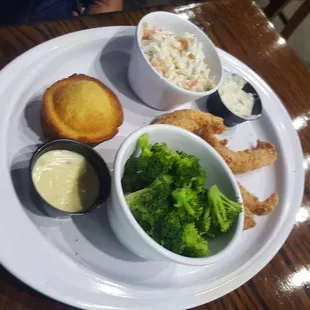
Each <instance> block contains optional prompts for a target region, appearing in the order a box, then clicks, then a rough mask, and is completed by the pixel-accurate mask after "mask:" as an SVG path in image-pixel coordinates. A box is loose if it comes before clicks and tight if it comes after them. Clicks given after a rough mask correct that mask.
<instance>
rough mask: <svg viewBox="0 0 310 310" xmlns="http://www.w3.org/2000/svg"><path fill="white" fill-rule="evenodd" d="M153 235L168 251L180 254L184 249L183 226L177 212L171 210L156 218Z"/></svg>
mask: <svg viewBox="0 0 310 310" xmlns="http://www.w3.org/2000/svg"><path fill="white" fill-rule="evenodd" d="M154 237H155V238H154V239H155V240H157V241H158V243H159V244H161V245H162V246H163V247H165V248H166V249H168V250H169V251H172V252H174V253H176V254H182V252H183V251H184V242H183V227H182V224H181V221H180V217H179V214H178V212H176V211H171V212H169V213H167V214H166V215H165V217H162V218H160V219H159V220H158V222H157V223H156V229H155V233H154Z"/></svg>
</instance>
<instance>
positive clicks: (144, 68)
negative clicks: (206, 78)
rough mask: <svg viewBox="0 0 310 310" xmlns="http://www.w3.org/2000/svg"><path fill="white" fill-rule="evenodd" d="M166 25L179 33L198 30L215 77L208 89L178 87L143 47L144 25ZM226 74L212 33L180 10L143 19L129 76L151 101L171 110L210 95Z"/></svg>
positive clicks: (142, 96)
mask: <svg viewBox="0 0 310 310" xmlns="http://www.w3.org/2000/svg"><path fill="white" fill-rule="evenodd" d="M144 23H147V25H148V26H149V27H151V28H152V27H153V26H155V28H157V29H158V28H163V29H165V30H169V31H171V32H173V33H175V34H176V35H183V34H184V33H185V32H189V33H192V34H194V35H195V36H196V37H197V39H198V40H199V41H200V42H202V48H203V52H204V54H205V62H206V64H207V65H208V67H209V69H210V77H212V78H213V79H214V87H213V88H212V89H211V90H209V91H205V92H196V91H190V90H186V89H184V88H181V87H178V86H176V85H174V84H172V83H171V82H169V80H167V79H166V78H164V77H163V76H162V75H161V74H159V73H158V72H157V71H156V70H155V69H154V68H153V67H152V65H151V64H150V63H149V61H148V60H147V58H146V56H145V55H144V53H143V51H142V48H141V40H142V36H143V25H144ZM222 75H223V67H222V64H221V60H220V57H219V55H218V53H217V50H216V47H215V46H214V44H213V43H212V41H211V40H210V39H209V37H208V36H207V35H206V34H205V33H204V32H203V31H201V30H200V29H199V28H198V27H197V26H195V25H194V24H193V23H191V22H190V21H188V20H185V19H182V18H181V17H179V16H178V15H176V14H172V13H167V12H153V13H150V14H147V15H145V16H144V17H143V18H142V19H141V21H140V22H139V24H138V26H137V30H136V35H135V39H134V43H133V48H132V53H131V60H130V64H129V69H128V80H129V84H130V86H131V88H132V89H133V91H134V92H135V93H136V95H137V96H138V97H139V98H140V99H141V100H142V101H143V102H144V103H145V104H147V105H149V106H151V107H153V108H154V109H157V110H162V111H166V110H170V109H173V108H176V107H178V106H180V105H182V104H184V103H187V102H191V101H194V100H197V99H199V98H202V97H205V96H209V95H210V94H212V93H214V92H215V91H217V89H218V87H219V84H220V82H221V79H222Z"/></svg>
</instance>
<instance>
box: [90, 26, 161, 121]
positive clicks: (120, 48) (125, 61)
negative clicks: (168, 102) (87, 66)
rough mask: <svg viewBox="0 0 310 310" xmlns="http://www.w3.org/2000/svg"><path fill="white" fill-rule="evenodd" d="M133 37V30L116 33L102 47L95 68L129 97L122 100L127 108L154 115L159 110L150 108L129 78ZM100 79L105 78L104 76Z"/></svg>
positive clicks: (145, 114) (138, 112) (142, 113)
mask: <svg viewBox="0 0 310 310" xmlns="http://www.w3.org/2000/svg"><path fill="white" fill-rule="evenodd" d="M133 39H134V32H133V31H128V30H127V31H126V30H125V31H120V32H119V33H118V34H116V35H115V37H113V38H112V39H111V40H109V41H108V42H107V44H106V45H105V47H104V48H103V49H102V51H101V54H100V56H99V60H98V61H97V62H96V64H95V70H96V73H97V74H98V76H99V78H100V76H101V75H102V74H104V75H105V77H106V78H107V79H108V80H109V81H110V83H111V84H112V85H113V86H114V87H115V88H116V90H117V92H119V93H121V94H122V95H123V96H125V97H126V98H128V99H129V100H121V103H122V106H123V107H124V108H125V109H127V110H129V111H131V112H132V113H134V114H137V115H141V116H144V117H145V116H151V117H152V116H154V113H155V114H158V111H155V110H152V109H150V108H149V107H148V106H146V105H145V104H144V103H143V102H142V101H141V100H140V99H139V98H138V97H137V96H136V95H135V93H134V92H133V91H132V89H131V87H130V85H129V82H128V78H127V71H128V65H129V61H130V53H131V47H132V43H133ZM137 74H139V73H138V72H137ZM100 79H101V80H104V78H100ZM120 99H121V98H120Z"/></svg>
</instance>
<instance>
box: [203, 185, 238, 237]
mask: <svg viewBox="0 0 310 310" xmlns="http://www.w3.org/2000/svg"><path fill="white" fill-rule="evenodd" d="M208 203H209V206H210V208H211V216H212V224H213V225H214V226H215V227H218V228H219V229H220V231H221V232H226V231H227V230H228V229H229V228H230V226H231V225H232V223H233V222H234V221H235V219H236V218H237V216H238V214H239V213H240V212H241V211H242V205H241V203H238V202H235V201H232V200H230V199H228V198H227V197H226V196H225V195H224V194H223V193H221V192H220V190H219V189H218V187H217V186H216V185H213V186H212V187H211V188H210V189H209V191H208Z"/></svg>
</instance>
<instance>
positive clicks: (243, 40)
mask: <svg viewBox="0 0 310 310" xmlns="http://www.w3.org/2000/svg"><path fill="white" fill-rule="evenodd" d="M156 9H164V10H170V11H174V12H175V13H178V14H182V15H183V16H187V17H188V18H189V19H190V20H192V21H193V22H194V23H196V24H197V25H199V26H200V27H201V28H202V29H204V30H205V31H206V32H207V33H208V35H209V36H210V37H211V38H212V40H213V41H214V42H215V44H216V45H217V46H219V47H221V48H223V49H224V50H226V51H228V52H229V53H231V54H232V55H234V56H236V57H237V58H239V59H240V60H242V61H243V62H245V63H246V64H247V65H249V66H250V67H251V68H253V69H254V70H255V71H256V72H257V73H258V74H260V75H261V76H262V77H263V78H264V79H265V80H266V81H267V82H268V83H269V84H270V86H271V87H272V88H273V89H274V90H275V91H276V92H277V93H278V95H279V96H280V98H281V99H282V101H283V103H284V104H285V106H286V108H287V110H288V111H289V113H290V115H291V117H292V119H296V118H299V120H300V122H299V124H301V126H299V127H298V128H297V130H298V133H299V136H300V139H301V141H302V145H303V150H304V154H305V155H304V156H305V157H304V159H305V160H304V162H305V165H304V167H305V173H306V187H305V195H304V200H303V204H302V208H303V210H304V212H303V213H304V217H303V218H301V219H299V220H298V221H297V220H296V223H295V226H294V229H293V231H292V233H291V234H290V236H289V238H288V240H287V241H286V243H285V245H284V246H283V247H282V249H281V250H280V252H279V253H278V254H277V255H276V256H275V257H274V258H273V260H272V261H271V262H270V263H269V264H268V265H267V266H266V267H265V268H264V269H263V270H262V271H261V272H259V273H258V275H256V276H255V277H254V278H253V279H252V280H250V281H248V282H247V283H246V284H244V285H243V286H241V287H240V288H239V289H237V290H235V291H234V292H232V293H230V294H228V295H226V296H224V297H222V298H220V299H218V300H216V301H214V302H212V303H209V304H207V305H204V306H201V307H198V308H197V309H201V310H202V309H310V290H309V284H310V242H309V234H308V231H309V225H310V178H309V172H308V170H309V167H310V164H309V162H310V160H309V159H310V128H309V126H308V122H309V119H310V74H309V72H308V71H307V70H306V68H305V67H304V66H303V64H302V63H301V61H300V60H299V59H298V58H297V57H296V55H295V54H294V53H293V51H292V50H291V49H289V48H288V47H287V45H286V42H285V41H284V40H283V39H282V38H281V37H280V36H279V35H278V34H277V32H276V31H275V29H274V27H273V26H272V24H270V23H269V21H268V20H267V19H266V17H265V16H264V15H263V13H262V12H261V11H260V10H259V9H258V8H257V7H256V5H255V4H254V3H251V2H250V0H214V1H209V2H207V3H204V4H192V5H187V6H181V7H164V8H153V9H152V10H156ZM149 11H151V9H150V10H143V11H138V12H133V13H114V14H109V15H98V16H91V17H90V16H89V17H82V18H74V19H72V20H67V21H57V22H52V23H43V24H35V25H27V26H18V27H11V28H2V29H0V69H1V68H2V67H3V66H5V65H6V64H7V63H9V62H10V61H11V60H13V59H14V58H16V57H17V56H18V55H20V54H22V53H23V52H25V51H26V50H28V49H30V48H32V47H34V46H35V45H38V44H39V43H42V42H45V41H47V40H49V39H52V38H55V37H57V36H60V35H62V34H66V33H70V32H73V31H77V30H81V29H86V28H94V27H104V26H110V25H136V24H137V23H138V21H139V20H140V19H141V18H142V16H143V15H144V14H146V13H148V12H149ZM34 268H35V267H34ZM0 309H1V310H17V309H21V310H28V309H29V310H30V309H31V310H32V309H40V310H43V309H44V310H48V309H59V310H65V309H73V308H72V307H69V306H66V305H62V304H60V303H58V302H56V301H54V300H51V299H49V298H46V297H44V296H42V295H40V294H39V293H37V292H35V291H33V290H32V289H30V288H28V287H27V286H26V285H24V284H22V283H21V282H20V281H18V280H17V279H16V278H14V277H13V276H12V275H10V274H9V273H8V272H7V271H5V270H4V269H3V268H1V267H0Z"/></svg>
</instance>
